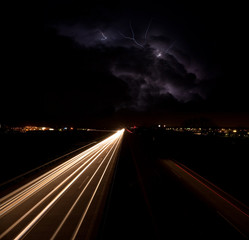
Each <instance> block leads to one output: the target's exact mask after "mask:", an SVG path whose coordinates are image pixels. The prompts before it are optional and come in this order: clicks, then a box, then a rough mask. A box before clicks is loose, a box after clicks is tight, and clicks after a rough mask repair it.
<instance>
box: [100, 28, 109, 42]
mask: <svg viewBox="0 0 249 240" xmlns="http://www.w3.org/2000/svg"><path fill="white" fill-rule="evenodd" d="M99 33H100V34H101V36H102V37H101V39H100V40H101V41H105V40H107V36H106V35H105V34H104V33H103V32H102V31H101V30H99Z"/></svg>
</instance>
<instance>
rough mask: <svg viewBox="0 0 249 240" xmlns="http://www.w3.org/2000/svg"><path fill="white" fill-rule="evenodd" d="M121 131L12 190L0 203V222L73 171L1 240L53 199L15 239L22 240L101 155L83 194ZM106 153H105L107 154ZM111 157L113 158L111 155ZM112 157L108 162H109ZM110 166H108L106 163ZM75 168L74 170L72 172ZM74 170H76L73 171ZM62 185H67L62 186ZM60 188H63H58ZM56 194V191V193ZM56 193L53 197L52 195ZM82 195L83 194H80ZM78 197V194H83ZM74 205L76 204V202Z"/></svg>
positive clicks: (118, 138) (13, 224) (35, 204)
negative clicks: (36, 194) (12, 192)
mask: <svg viewBox="0 0 249 240" xmlns="http://www.w3.org/2000/svg"><path fill="white" fill-rule="evenodd" d="M123 132H124V130H121V131H118V132H117V133H115V134H113V135H112V136H110V137H108V138H106V139H105V140H103V141H102V142H100V143H98V144H96V145H95V146H93V147H91V148H90V149H88V150H85V151H84V152H82V153H81V154H78V155H77V156H75V157H73V158H71V159H69V160H68V161H67V162H65V163H63V164H61V165H59V166H58V167H55V168H54V169H52V170H50V171H49V172H48V173H47V174H43V175H42V176H41V177H39V178H37V179H36V180H33V181H32V183H31V184H26V185H25V186H26V188H25V187H22V188H20V189H19V190H20V191H18V190H16V191H15V194H14V196H13V194H10V198H9V199H8V200H6V201H5V202H4V203H2V204H1V209H0V213H1V216H0V219H1V218H2V217H3V216H4V215H5V214H7V213H9V212H12V210H13V209H14V208H15V207H18V206H19V205H21V204H22V203H23V202H25V201H26V200H28V199H29V198H30V197H31V196H32V195H34V194H35V193H37V192H38V191H40V190H41V189H43V188H45V187H46V186H48V185H50V184H52V183H53V182H54V181H55V179H58V177H59V176H64V175H63V174H65V173H66V172H67V171H69V170H70V169H72V170H73V172H72V173H70V172H68V174H69V176H66V177H65V178H62V180H59V183H58V185H56V186H55V187H54V188H53V189H52V191H50V192H49V193H46V195H45V196H43V197H42V195H41V199H40V200H38V202H34V206H33V207H31V208H30V209H29V210H28V211H27V212H26V213H24V214H23V215H22V216H21V217H20V218H19V219H18V220H16V221H15V222H13V223H12V224H11V225H10V226H9V227H8V228H7V229H5V230H4V232H2V233H1V235H0V239H2V238H3V237H4V236H6V235H7V234H8V233H10V231H12V230H13V229H14V228H15V227H16V226H17V225H18V224H19V223H21V222H22V221H24V219H25V218H26V217H27V216H28V215H30V214H31V213H32V212H33V211H34V210H35V209H38V207H39V206H40V205H41V204H43V203H45V201H47V200H48V199H49V198H50V197H51V196H53V198H52V200H51V201H50V202H49V203H47V205H46V206H44V207H43V210H41V211H40V213H38V214H37V215H36V216H35V217H34V218H33V220H31V221H30V222H29V223H28V224H27V225H26V227H25V228H24V229H23V230H22V231H21V232H20V233H19V234H18V235H17V236H16V238H15V239H16V240H17V239H20V238H22V237H23V236H24V235H25V234H26V233H27V232H28V231H30V229H31V228H32V227H33V226H34V225H35V224H36V223H37V222H38V221H39V220H40V219H41V218H42V217H43V216H44V215H45V213H46V212H47V211H49V210H50V208H52V207H53V205H54V204H55V203H56V202H57V200H58V199H60V198H61V197H62V195H64V193H65V192H66V191H67V190H68V189H69V188H70V187H71V186H72V185H73V184H74V183H75V182H76V181H77V179H79V177H80V176H81V175H82V174H83V173H84V172H85V171H86V170H87V169H88V168H89V167H90V166H91V165H92V164H93V163H94V162H96V160H97V159H98V160H99V157H100V156H101V155H102V156H103V154H104V156H103V157H101V158H102V159H103V160H102V162H101V163H100V165H99V166H98V168H97V170H96V171H95V172H94V174H93V175H92V177H91V178H90V180H89V181H88V183H87V185H86V186H85V188H84V189H83V192H84V191H85V189H86V188H87V186H88V185H89V183H90V182H91V180H92V179H93V177H94V176H95V175H96V172H97V171H98V170H99V168H100V166H101V165H102V164H103V163H104V161H105V159H106V158H107V156H108V155H109V153H110V152H111V151H112V150H113V148H114V147H115V146H116V147H115V150H114V152H115V151H116V148H117V144H116V143H119V142H120V141H121V138H122V136H123ZM106 150H108V153H107V154H106ZM114 152H113V154H114ZM113 154H112V156H113ZM112 156H111V159H112ZM108 165H109V163H108ZM73 167H74V169H73ZM75 168H76V170H75ZM64 184H67V185H66V186H64V187H63V185H64ZM61 187H62V189H60V188H61ZM56 191H59V193H58V192H57V193H56ZM55 194H56V195H55ZM82 194H83V193H82ZM82 194H81V195H82ZM75 204H76V203H75Z"/></svg>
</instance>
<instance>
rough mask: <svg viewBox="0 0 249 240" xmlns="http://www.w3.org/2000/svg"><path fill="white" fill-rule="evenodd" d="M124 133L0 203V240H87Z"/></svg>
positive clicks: (100, 210) (98, 215) (97, 220)
mask: <svg viewBox="0 0 249 240" xmlns="http://www.w3.org/2000/svg"><path fill="white" fill-rule="evenodd" d="M123 133H124V130H120V131H118V132H117V133H115V134H113V135H112V136H110V137H108V138H106V139H105V140H103V141H102V142H100V143H98V144H96V145H94V146H93V147H91V148H89V149H87V150H85V151H83V152H82V153H80V154H78V155H77V156H75V157H73V158H71V159H69V160H67V161H66V162H64V163H63V164H61V165H59V166H57V167H55V168H53V169H52V170H49V171H48V172H46V173H45V174H43V175H42V176H40V177H38V178H36V179H34V180H32V181H30V182H29V183H27V184H25V185H24V186H22V187H20V188H18V189H16V190H14V191H13V192H11V193H9V194H8V195H6V196H4V197H3V198H1V199H0V239H36V240H39V239H43V240H44V239H51V240H52V239H60V240H63V239H92V238H93V237H94V235H95V234H97V233H96V229H97V228H98V226H99V224H100V221H101V215H102V214H103V211H104V205H105V201H106V198H107V195H108V191H109V190H110V185H111V182H112V177H113V173H114V170H115V165H116V161H117V156H118V153H119V149H120V146H121V142H122V138H123Z"/></svg>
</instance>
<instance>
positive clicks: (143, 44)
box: [119, 20, 151, 48]
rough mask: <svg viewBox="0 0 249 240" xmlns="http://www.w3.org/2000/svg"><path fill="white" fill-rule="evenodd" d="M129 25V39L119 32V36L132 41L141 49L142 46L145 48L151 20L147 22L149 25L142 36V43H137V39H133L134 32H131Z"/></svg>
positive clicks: (131, 28)
mask: <svg viewBox="0 0 249 240" xmlns="http://www.w3.org/2000/svg"><path fill="white" fill-rule="evenodd" d="M129 25H130V31H131V37H129V36H126V35H124V34H123V33H121V32H119V34H120V35H121V36H122V37H123V38H125V39H128V40H131V41H133V42H134V43H135V44H136V45H137V46H139V47H141V48H144V46H145V45H146V43H147V35H148V32H149V29H150V25H151V20H150V22H149V24H148V27H147V28H146V31H145V34H144V43H139V42H138V41H137V39H136V38H135V32H134V30H133V27H132V24H131V21H130V24H129Z"/></svg>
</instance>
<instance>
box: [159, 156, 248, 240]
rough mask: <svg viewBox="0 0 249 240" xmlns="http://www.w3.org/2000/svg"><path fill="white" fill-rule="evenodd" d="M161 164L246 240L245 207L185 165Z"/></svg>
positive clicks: (165, 161) (246, 209) (175, 163)
mask: <svg viewBox="0 0 249 240" xmlns="http://www.w3.org/2000/svg"><path fill="white" fill-rule="evenodd" d="M161 163H162V165H163V166H164V167H165V168H166V169H167V170H169V171H170V172H171V173H173V175H175V176H176V177H177V178H178V179H179V181H180V182H182V183H183V184H184V185H185V186H186V187H187V188H188V189H190V190H191V191H192V192H194V193H195V194H196V195H198V196H199V197H200V198H201V199H202V200H204V201H205V202H206V203H207V204H208V205H209V206H211V207H212V208H213V209H215V210H216V212H217V214H219V215H220V216H221V217H222V218H223V219H224V220H225V221H227V222H228V223H229V224H230V225H231V226H232V227H233V228H235V229H236V230H237V231H238V232H239V233H240V234H241V236H243V237H244V238H245V239H248V237H249V209H248V207H247V206H245V205H244V204H242V203H241V202H239V201H238V200H236V199H235V198H233V197H232V196H230V195H229V194H227V193H226V192H224V191H223V190H221V189H220V188H219V187H217V186H215V185H214V184H213V183H211V182H209V181H208V180H207V179H205V178H203V177H201V176H200V175H199V174H197V173H196V172H194V171H193V170H191V169H189V168H188V167H186V166H185V165H183V164H181V163H179V162H176V161H173V160H162V161H161ZM245 191H246V190H245Z"/></svg>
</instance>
